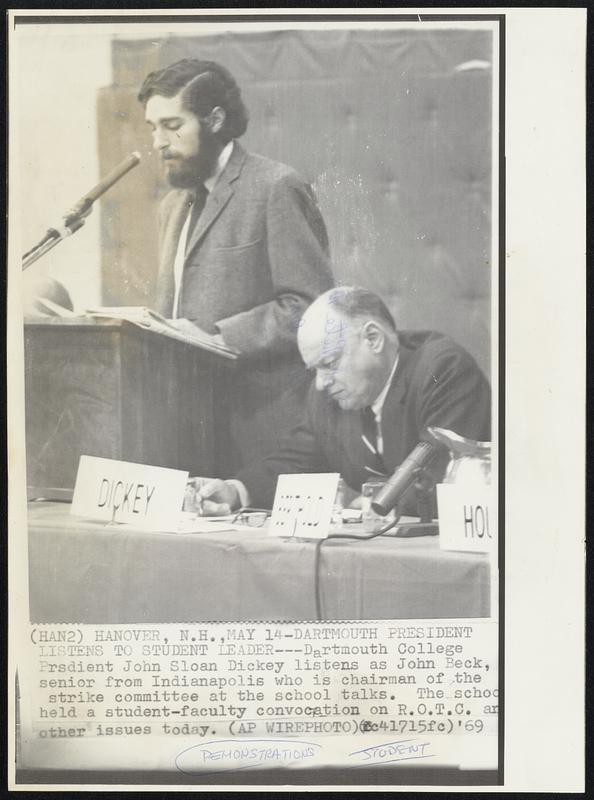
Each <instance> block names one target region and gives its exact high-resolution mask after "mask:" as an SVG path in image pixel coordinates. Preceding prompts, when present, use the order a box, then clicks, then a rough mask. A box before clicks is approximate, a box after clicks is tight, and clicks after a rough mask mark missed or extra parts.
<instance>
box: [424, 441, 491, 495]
mask: <svg viewBox="0 0 594 800" xmlns="http://www.w3.org/2000/svg"><path fill="white" fill-rule="evenodd" d="M427 430H428V431H429V434H430V435H431V436H432V437H433V439H435V441H436V442H438V443H439V444H443V445H445V446H446V447H447V448H448V450H449V451H450V462H449V464H448V466H447V469H446V472H445V475H444V478H443V483H464V484H466V485H467V486H468V485H471V486H477V485H478V486H490V485H491V442H475V441H474V440H473V439H466V438H464V437H463V436H459V435H458V434H457V433H454V432H453V431H448V430H446V429H445V428H435V427H429V428H427Z"/></svg>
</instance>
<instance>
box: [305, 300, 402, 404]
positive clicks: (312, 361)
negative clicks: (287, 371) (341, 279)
mask: <svg viewBox="0 0 594 800" xmlns="http://www.w3.org/2000/svg"><path fill="white" fill-rule="evenodd" d="M297 343H298V345H299V351H300V353H301V357H302V358H303V361H304V362H305V365H306V366H307V367H308V368H309V369H314V370H315V372H316V388H317V389H318V390H319V391H325V392H326V393H327V394H328V395H329V396H330V397H331V398H332V399H333V400H334V401H335V402H336V403H338V405H339V406H340V407H341V408H343V409H345V410H354V409H359V408H364V407H365V406H367V405H370V404H371V403H373V401H374V400H375V399H376V398H377V396H378V395H379V394H380V392H381V390H382V389H383V387H384V385H385V383H386V381H387V379H388V377H389V375H390V371H391V369H392V366H393V364H394V361H395V359H396V355H397V353H398V334H397V333H396V326H395V324H394V320H393V318H392V316H391V314H390V312H389V311H388V309H387V307H386V306H385V304H384V303H383V301H382V300H381V299H380V298H379V297H378V296H377V295H375V294H373V292H369V291H368V290H366V289H361V288H359V287H353V286H341V287H338V288H335V289H330V291H328V292H325V293H324V294H322V295H320V297H318V298H317V299H316V300H315V301H314V302H313V303H312V304H311V306H310V307H309V308H308V309H307V311H306V312H305V314H304V315H303V318H302V320H301V324H300V327H299V331H298V334H297Z"/></svg>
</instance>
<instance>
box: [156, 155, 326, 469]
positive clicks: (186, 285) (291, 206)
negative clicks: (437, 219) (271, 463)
mask: <svg viewBox="0 0 594 800" xmlns="http://www.w3.org/2000/svg"><path fill="white" fill-rule="evenodd" d="M192 199H193V196H192V194H191V193H190V192H188V191H185V190H173V191H171V192H169V194H168V195H167V196H166V197H165V198H164V200H163V202H162V204H161V208H160V222H159V227H160V268H159V274H158V278H157V293H156V294H157V297H156V300H157V302H156V309H157V311H159V312H160V313H161V314H162V315H163V316H164V317H171V315H172V309H173V297H174V277H173V264H174V261H175V256H176V252H177V248H178V243H179V237H180V233H181V230H182V227H183V225H184V222H185V219H186V217H187V214H188V210H189V206H190V205H191V202H192ZM332 285H333V281H332V275H331V271H330V264H329V257H328V237H327V234H326V228H325V225H324V221H323V219H322V215H321V213H320V211H319V209H318V206H317V203H316V200H315V197H314V194H313V192H312V190H311V188H310V187H309V186H308V185H307V184H306V183H305V182H304V181H303V180H302V179H301V178H300V177H299V175H298V174H297V173H296V172H295V170H293V169H292V168H291V167H288V166H286V165H285V164H280V163H277V162H275V161H271V160H269V159H267V158H263V157H261V156H257V155H253V154H249V153H247V152H246V151H245V150H244V149H243V148H242V147H241V146H240V145H239V144H238V143H237V142H234V144H233V150H232V152H231V156H230V158H229V161H228V162H227V165H226V166H225V168H224V170H223V172H222V173H221V174H220V175H219V177H218V179H217V182H216V184H215V186H214V188H213V191H212V192H211V193H210V194H209V195H208V198H207V200H206V204H205V206H204V209H203V211H202V213H201V215H200V217H199V220H198V223H197V225H196V227H195V229H194V231H193V232H192V233H191V234H190V237H189V241H188V244H187V247H186V257H185V263H184V271H183V280H182V287H181V293H180V297H179V306H178V317H182V318H186V319H188V320H190V321H192V322H194V323H195V324H196V325H197V326H198V327H200V328H202V329H203V330H205V331H207V332H209V333H217V332H220V333H221V334H222V336H223V339H224V341H225V343H226V344H228V345H229V346H231V347H233V348H235V349H236V350H237V351H239V354H240V358H239V362H238V368H237V369H236V370H235V371H234V375H233V376H232V377H231V378H229V380H228V384H227V385H225V386H221V385H219V386H218V389H217V391H218V395H217V398H216V399H217V404H218V406H219V407H221V409H222V406H223V405H224V404H226V405H227V408H228V411H227V412H223V411H222V410H221V414H222V416H224V414H225V413H228V418H229V422H228V431H229V437H230V441H229V447H228V451H229V458H228V459H226V458H225V457H224V456H225V455H226V453H225V452H224V451H225V449H226V446H224V445H221V447H220V450H221V453H222V455H223V461H222V462H221V463H222V464H223V466H221V468H220V472H221V474H232V472H233V471H234V470H235V469H236V468H239V465H240V464H244V463H248V461H249V460H251V459H253V458H254V457H259V456H261V455H263V454H265V453H270V452H272V451H274V450H275V449H276V447H277V445H278V443H279V441H280V438H281V435H282V434H281V432H284V431H285V430H286V428H287V427H288V426H289V425H290V424H291V423H292V421H293V420H294V418H295V416H296V414H297V413H298V410H299V407H300V405H301V404H302V403H303V398H304V392H305V391H306V390H307V386H306V372H305V368H304V366H303V364H302V362H301V359H300V357H299V352H298V350H297V344H296V334H297V326H298V324H299V320H300V318H301V316H302V315H303V312H304V311H305V309H306V308H307V306H308V305H309V304H310V303H311V302H312V300H314V299H315V298H316V297H317V296H318V295H319V294H321V293H322V292H324V291H326V289H329V288H330V287H331V286H332ZM227 470H230V471H231V472H230V473H227Z"/></svg>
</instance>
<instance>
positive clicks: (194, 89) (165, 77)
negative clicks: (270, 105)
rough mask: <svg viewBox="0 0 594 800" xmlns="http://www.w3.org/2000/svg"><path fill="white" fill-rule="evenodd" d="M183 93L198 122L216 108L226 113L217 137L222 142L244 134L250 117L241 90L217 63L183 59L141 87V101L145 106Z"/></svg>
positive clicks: (153, 76)
mask: <svg viewBox="0 0 594 800" xmlns="http://www.w3.org/2000/svg"><path fill="white" fill-rule="evenodd" d="M182 90H183V94H182V102H183V105H184V108H185V109H186V110H187V111H191V112H192V113H193V114H195V115H196V116H197V117H198V118H199V119H203V118H204V117H207V116H208V115H209V114H210V112H211V111H212V110H213V108H214V107H215V106H220V107H221V108H222V109H224V110H225V122H224V124H223V127H222V128H221V130H220V131H219V133H218V137H219V138H220V139H221V141H223V142H225V143H226V142H228V141H229V140H230V139H236V138H237V137H239V136H241V135H242V134H243V133H245V131H246V129H247V124H248V119H249V115H248V111H247V109H246V107H245V105H244V104H243V100H242V99H241V92H240V91H239V87H238V85H237V83H236V82H235V78H234V77H233V75H231V73H230V72H229V70H227V69H225V67H223V66H221V65H220V64H217V63H216V62H215V61H199V60H198V59H197V58H183V59H182V60H181V61H177V62H176V63H175V64H170V65H169V66H168V67H165V68H164V69H158V70H155V71H154V72H150V73H149V74H148V75H147V76H146V78H145V79H144V83H143V84H142V86H141V87H140V91H139V92H138V99H139V100H140V102H141V103H142V104H143V105H146V103H147V101H148V100H149V98H151V97H152V96H153V95H154V94H159V95H162V96H163V97H174V96H175V95H176V94H178V93H179V92H180V91H182Z"/></svg>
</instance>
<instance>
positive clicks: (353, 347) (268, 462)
mask: <svg viewBox="0 0 594 800" xmlns="http://www.w3.org/2000/svg"><path fill="white" fill-rule="evenodd" d="M298 345H299V351H300V353H301V357H302V359H303V361H304V362H305V365H306V367H307V368H308V369H309V370H311V371H312V372H314V373H315V381H314V382H313V383H312V386H311V388H310V391H309V394H308V397H307V402H306V405H305V408H304V409H303V413H302V415H301V417H300V419H298V420H296V424H295V426H294V427H293V429H292V430H291V431H290V432H288V434H287V435H286V436H285V437H284V440H283V444H282V446H281V447H280V449H279V450H278V452H276V453H274V454H272V455H270V456H268V457H266V458H264V459H262V460H260V461H257V462H256V463H254V464H252V465H251V466H249V467H248V468H246V469H244V470H243V471H242V472H240V473H239V474H238V475H237V477H236V479H234V480H228V481H222V480H213V479H208V478H193V479H191V481H190V483H189V489H188V496H187V501H189V502H187V506H186V507H189V508H192V507H194V508H200V509H201V512H202V513H203V514H224V513H229V512H230V511H233V510H235V509H237V508H239V507H240V506H243V505H248V504H249V505H252V506H259V507H263V508H270V507H272V504H273V499H274V493H275V488H276V481H277V478H278V476H279V475H281V474H283V473H296V472H339V473H340V474H341V476H342V478H343V479H344V481H345V483H346V485H347V486H348V487H350V489H351V490H352V496H353V497H354V496H355V495H356V494H358V493H360V491H361V485H362V483H364V482H365V481H368V480H372V479H376V480H381V478H382V476H386V477H388V476H389V475H391V474H392V473H393V472H394V470H395V469H396V467H398V466H399V465H400V464H401V463H402V461H404V459H405V458H406V457H407V456H408V454H409V453H410V452H411V450H413V448H414V447H415V446H416V445H417V444H418V442H419V441H422V440H426V439H428V438H429V437H428V434H427V427H428V426H438V427H441V428H447V429H449V430H452V431H455V432H456V433H458V434H460V435H461V436H466V437H468V438H471V439H476V440H478V441H487V440H489V439H490V409H491V394H490V389H489V384H488V382H487V380H486V378H485V376H484V375H483V373H482V372H481V370H480V369H479V367H478V365H477V364H476V362H475V361H474V359H473V358H472V356H470V354H469V353H468V352H467V351H466V350H464V348H462V347H460V345H458V344H456V342H454V341H453V340H452V339H450V338H449V337H447V336H444V335H442V334H440V333H435V332H432V331H408V332H407V331H397V329H396V324H395V322H394V319H393V317H392V315H391V314H390V312H389V310H388V308H387V307H386V305H385V304H384V302H383V301H382V300H381V298H379V297H378V296H377V295H376V294H374V293H373V292H370V291H368V290H366V289H362V288H359V287H353V286H341V287H337V288H334V289H331V290H329V291H327V292H325V293H324V294H322V295H320V296H319V297H318V298H317V299H316V300H315V301H314V302H313V303H312V304H311V305H310V306H309V308H308V309H307V311H306V312H305V314H304V315H303V317H302V319H301V323H300V326H299V331H298ZM447 460H448V459H447V454H445V453H444V457H443V458H439V459H436V460H435V462H434V463H433V465H432V467H431V471H432V477H433V479H434V480H436V481H439V480H441V478H442V476H443V472H444V470H445V467H446V464H447ZM401 510H402V512H403V513H405V514H412V515H415V514H416V500H415V497H414V492H409V493H408V494H407V496H406V497H405V500H404V503H403V506H402V508H401Z"/></svg>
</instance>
